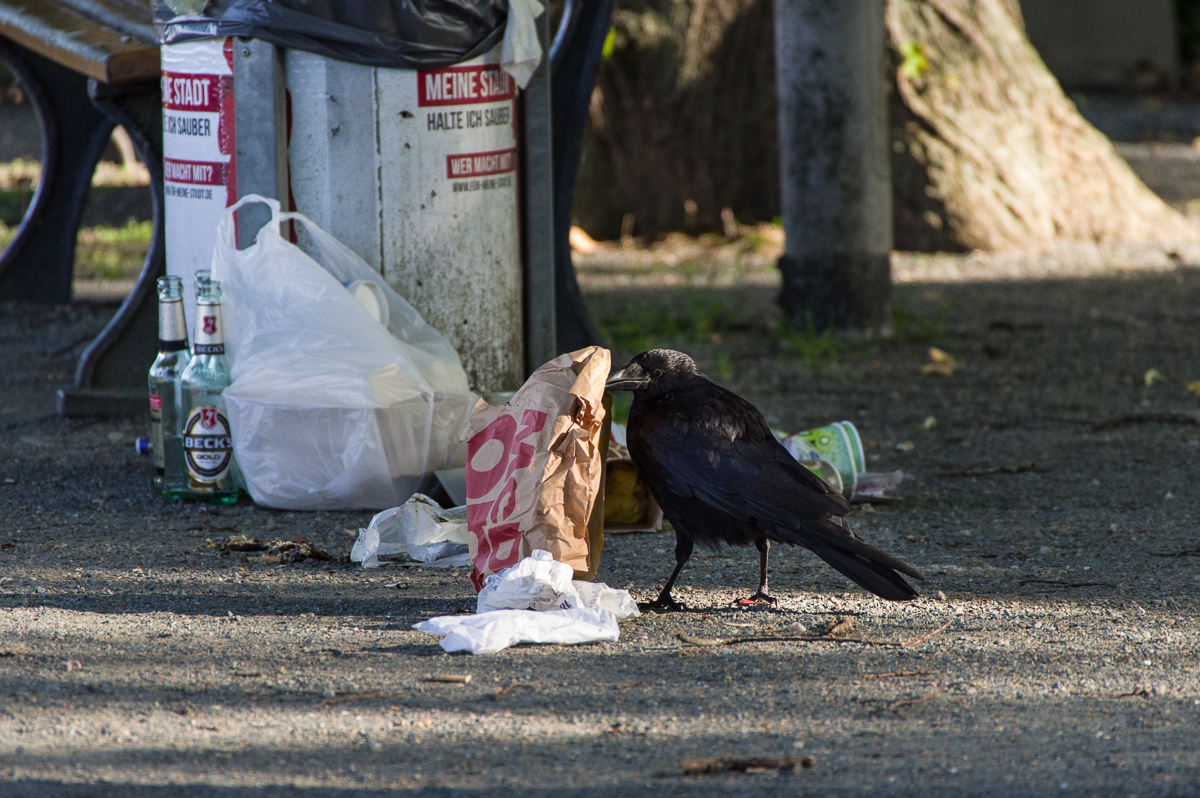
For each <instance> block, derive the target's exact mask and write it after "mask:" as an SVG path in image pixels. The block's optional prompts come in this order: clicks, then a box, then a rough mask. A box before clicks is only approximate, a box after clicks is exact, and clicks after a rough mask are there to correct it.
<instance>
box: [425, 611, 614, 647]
mask: <svg viewBox="0 0 1200 798" xmlns="http://www.w3.org/2000/svg"><path fill="white" fill-rule="evenodd" d="M413 628H414V629H417V630H419V631H422V632H429V633H430V634H435V635H445V637H443V638H442V643H441V645H442V648H444V649H445V650H446V651H470V652H471V653H472V654H494V653H496V652H497V651H503V650H504V649H506V648H508V647H509V646H514V645H516V644H517V643H559V644H566V645H570V644H574V643H591V642H594V641H596V640H616V639H617V638H618V637H619V636H620V634H621V632H620V630H619V629H618V628H617V616H615V615H613V614H612V613H611V612H609V611H608V610H603V609H599V608H595V609H592V608H584V607H577V608H574V609H569V610H547V611H546V612H531V611H529V610H495V611H493V612H484V613H480V614H478V615H442V616H439V617H437V618H430V619H429V620H428V621H422V622H421V623H418V624H416V625H415V626H413Z"/></svg>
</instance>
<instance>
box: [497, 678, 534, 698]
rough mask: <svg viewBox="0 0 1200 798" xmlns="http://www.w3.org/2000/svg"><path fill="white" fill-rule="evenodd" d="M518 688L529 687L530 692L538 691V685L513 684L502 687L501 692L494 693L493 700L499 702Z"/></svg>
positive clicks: (526, 683)
mask: <svg viewBox="0 0 1200 798" xmlns="http://www.w3.org/2000/svg"><path fill="white" fill-rule="evenodd" d="M518 687H528V688H529V689H530V690H536V689H537V686H536V685H532V684H529V683H528V682H513V683H512V684H510V685H508V686H507V687H501V688H500V689H499V690H497V691H496V692H494V693H492V700H493V701H499V700H500V699H502V698H504V697H505V696H507V695H508V694H509V693H511V692H512V691H513V690H516V689H517V688H518Z"/></svg>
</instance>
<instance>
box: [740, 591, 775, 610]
mask: <svg viewBox="0 0 1200 798" xmlns="http://www.w3.org/2000/svg"><path fill="white" fill-rule="evenodd" d="M733 604H734V606H735V607H753V606H757V605H759V604H766V605H767V606H769V607H778V606H779V599H777V598H775V597H774V596H768V595H767V594H766V593H764V592H763V591H761V590H760V591H758V592H757V593H755V594H754V595H753V596H751V597H750V598H744V599H738V600H737V601H735V602H734V603H733Z"/></svg>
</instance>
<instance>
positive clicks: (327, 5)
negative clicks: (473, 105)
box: [154, 0, 508, 69]
mask: <svg viewBox="0 0 1200 798" xmlns="http://www.w3.org/2000/svg"><path fill="white" fill-rule="evenodd" d="M175 5H177V6H178V5H180V4H179V3H175ZM507 18H508V0H213V2H210V3H208V4H207V7H205V8H204V10H203V12H201V13H199V14H186V15H178V14H176V13H175V12H174V11H172V10H171V8H170V7H169V6H168V5H167V4H166V2H165V1H164V0H154V23H155V27H156V29H157V30H158V34H159V41H160V42H161V43H163V44H175V43H178V42H186V41H195V40H197V39H212V38H218V37H224V36H246V37H249V38H253V39H262V40H264V41H268V42H271V43H272V44H276V45H279V46H281V47H288V48H292V49H296V50H304V51H307V52H310V53H315V54H317V55H322V56H326V57H328V58H335V59H337V60H339V61H348V62H350V63H354V64H364V65H366V66H377V67H392V68H398V69H437V68H440V67H444V66H449V65H451V64H457V63H459V62H460V61H466V60H467V59H470V58H475V57H476V56H479V55H483V54H484V53H486V52H487V51H488V50H491V49H492V48H493V47H495V46H496V45H497V44H498V43H499V42H500V40H501V39H502V38H503V37H504V23H505V20H506V19H507Z"/></svg>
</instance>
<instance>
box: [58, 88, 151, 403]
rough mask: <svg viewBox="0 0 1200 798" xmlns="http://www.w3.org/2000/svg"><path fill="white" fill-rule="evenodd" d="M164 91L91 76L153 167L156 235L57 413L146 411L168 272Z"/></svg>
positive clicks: (107, 109)
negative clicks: (161, 284) (160, 292)
mask: <svg viewBox="0 0 1200 798" xmlns="http://www.w3.org/2000/svg"><path fill="white" fill-rule="evenodd" d="M160 91H161V88H160V85H159V84H158V83H141V84H133V85H126V86H111V85H107V84H104V83H98V82H96V81H94V80H93V81H91V82H90V83H89V85H88V92H89V94H90V96H91V98H92V102H93V103H94V104H95V107H96V108H98V109H100V110H101V111H103V112H104V114H105V115H106V116H107V118H108V119H110V120H112V122H114V123H116V124H119V125H121V127H123V128H125V130H126V132H128V133H129V137H130V138H131V139H132V140H133V146H134V147H135V148H136V149H137V153H138V157H139V158H141V160H142V162H143V163H145V164H146V167H147V169H148V170H149V171H150V193H151V197H152V199H153V206H154V234H153V235H152V236H151V238H150V250H149V251H148V252H147V253H146V260H145V261H144V262H143V263H142V271H141V274H139V275H138V278H137V282H135V283H134V285H133V290H131V291H130V292H129V296H127V297H126V298H125V301H124V302H123V303H122V304H121V307H120V309H119V310H117V314H116V315H115V316H113V318H112V320H111V321H109V323H108V326H107V327H105V328H104V330H103V331H102V332H101V333H100V335H99V336H97V338H96V340H94V341H92V343H91V345H90V346H88V348H87V349H86V350H85V351H84V353H83V355H82V356H81V357H80V358H79V365H78V367H77V368H76V370H75V387H73V388H68V389H64V390H60V391H59V392H58V412H59V413H61V414H62V415H64V416H94V415H141V414H144V413H145V412H146V408H147V405H146V373H147V372H148V371H149V370H150V364H151V363H153V362H154V356H155V353H156V351H157V349H158V346H157V344H158V297H157V293H156V291H155V282H156V281H157V279H158V278H159V277H161V276H162V275H163V274H165V273H166V258H165V250H164V244H163V172H162V162H163V160H162V99H161V94H160Z"/></svg>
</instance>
